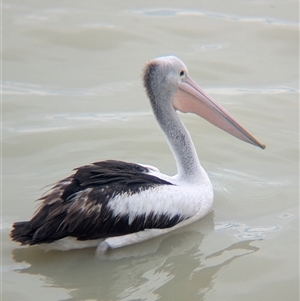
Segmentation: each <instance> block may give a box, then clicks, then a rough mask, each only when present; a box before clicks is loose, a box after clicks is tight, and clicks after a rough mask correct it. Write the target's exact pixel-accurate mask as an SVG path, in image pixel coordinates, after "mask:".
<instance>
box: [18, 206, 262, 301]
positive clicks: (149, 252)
mask: <svg viewBox="0 0 300 301" xmlns="http://www.w3.org/2000/svg"><path fill="white" fill-rule="evenodd" d="M213 228H214V221H213V212H211V213H210V214H209V215H208V216H207V217H206V218H203V219H202V220H201V221H199V222H197V223H195V224H194V225H191V226H190V227H186V228H185V229H179V231H176V232H174V233H173V234H172V233H170V234H168V235H166V236H164V237H161V238H157V239H153V240H150V241H147V242H145V243H141V244H139V245H135V246H129V247H127V248H123V249H120V250H113V251H111V252H109V253H108V255H106V256H105V257H104V258H100V259H99V258H97V257H95V256H94V251H95V250H94V249H86V250H74V251H69V252H60V251H50V252H44V251H42V250H40V249H39V248H37V247H33V248H26V249H23V248H22V249H15V250H14V251H13V258H14V260H15V261H16V262H18V263H20V262H22V263H24V262H25V263H27V264H29V265H30V266H29V267H28V266H26V265H23V267H22V268H21V269H20V270H19V272H20V273H26V274H30V275H41V276H44V277H45V279H46V280H45V281H46V283H47V285H48V286H53V287H59V288H63V289H65V290H67V291H68V292H69V295H70V298H69V299H68V300H87V299H92V300H158V299H160V298H162V299H163V300H167V299H168V300H185V297H186V296H187V291H186V288H185V287H183V286H182V285H181V284H182V279H185V281H188V282H189V283H190V285H189V286H188V290H189V292H188V296H189V297H190V298H194V300H196V299H197V300H201V299H202V297H203V300H204V296H205V293H206V292H208V291H210V290H211V289H212V288H213V286H214V283H215V281H214V278H216V277H217V274H218V272H219V271H220V270H221V269H222V268H223V267H224V266H226V265H228V264H230V263H231V262H232V261H233V260H235V259H237V258H239V257H241V256H244V255H247V254H250V253H253V252H256V251H257V250H258V248H257V247H253V246H251V245H250V244H251V242H252V241H250V240H249V241H242V242H238V243H235V244H233V245H231V246H229V247H226V248H225V249H223V250H219V251H216V252H215V253H214V254H211V255H208V256H207V255H205V254H204V253H203V251H201V243H202V241H203V239H205V237H206V236H207V235H208V234H209V233H211V232H212V231H213ZM225 251H227V252H226V258H224V253H225ZM237 252H238V253H237ZM212 259H213V261H212ZM216 261H217V263H216ZM103 271H105V272H103ZM191 290H192V291H191ZM199 296H200V298H201V299H199Z"/></svg>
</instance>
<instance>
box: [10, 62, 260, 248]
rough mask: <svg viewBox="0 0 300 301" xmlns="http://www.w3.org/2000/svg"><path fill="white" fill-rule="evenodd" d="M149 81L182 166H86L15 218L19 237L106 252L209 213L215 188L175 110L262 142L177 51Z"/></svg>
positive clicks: (149, 68)
mask: <svg viewBox="0 0 300 301" xmlns="http://www.w3.org/2000/svg"><path fill="white" fill-rule="evenodd" d="M144 85H145V88H146V91H147V94H148V97H149V99H150V103H151V106H152V109H153V112H154V115H155V116H156V119H157V121H158V123H159V125H160V127H161V129H162V131H163V132H164V134H165V135H166V138H167V141H168V143H169V146H170V148H171V150H172V152H173V154H174V157H175V160H176V165H177V170H178V174H177V175H176V176H174V177H169V176H166V175H163V174H161V173H160V172H159V171H158V169H156V168H154V167H151V166H148V165H141V164H134V163H126V162H122V161H114V160H109V161H102V162H96V163H93V164H90V165H86V166H83V167H80V168H78V169H77V170H76V171H75V173H74V174H73V175H71V176H70V177H68V178H66V179H63V180H62V181H59V182H58V183H57V184H56V185H55V186H54V187H53V188H52V190H51V191H50V192H49V193H48V194H46V195H45V196H43V197H42V198H41V200H42V203H41V206H40V208H39V209H38V211H37V212H36V213H35V215H34V216H33V218H32V219H31V220H30V221H28V222H16V223H14V224H13V230H12V232H11V237H12V239H13V240H15V241H18V242H20V243H21V244H23V245H26V244H28V245H36V244H47V246H48V247H50V248H53V249H63V250H67V249H71V248H83V247H91V246H97V252H98V253H104V252H106V251H107V249H109V248H110V249H114V248H119V247H122V246H126V245H130V244H133V243H137V242H140V241H143V240H146V239H149V238H152V237H155V236H158V235H161V234H164V233H166V232H169V231H172V230H174V229H176V228H179V227H181V226H184V225H187V224H189V223H191V222H193V221H195V220H197V219H200V218H202V217H203V216H205V215H206V214H207V213H208V212H209V211H210V210H211V208H212V204H213V188H212V185H211V182H210V180H209V178H208V176H207V174H206V172H205V171H204V169H203V168H202V166H201V164H200V162H199V160H198V156H197V153H196V150H195V147H194V145H193V143H192V140H191V138H190V135H189V133H188V131H187V130H186V128H185V127H184V125H183V123H182V122H181V120H180V119H179V116H178V114H177V113H176V110H180V111H182V112H193V113H196V114H197V115H199V116H201V117H204V118H205V119H207V120H208V121H210V122H211V123H213V124H214V125H216V126H218V127H219V128H221V129H223V130H225V131H227V132H229V133H230V134H232V135H234V136H236V137H237V138H239V139H242V140H244V141H246V142H249V143H252V144H254V145H257V146H260V147H261V148H264V145H262V144H261V143H260V142H258V141H257V140H256V139H255V138H254V137H253V136H252V135H250V134H249V133H248V132H247V131H246V130H245V129H244V128H242V127H241V126H240V125H239V124H238V123H237V122H236V121H235V120H234V119H233V118H232V116H230V115H229V114H228V113H227V112H226V111H225V110H224V109H223V108H222V107H221V106H220V105H219V104H217V103H216V102H215V101H214V100H213V99H211V98H210V97H209V96H208V95H207V94H205V92H204V91H203V90H202V89H201V88H200V87H199V86H197V85H196V84H195V83H194V82H193V81H192V80H191V78H190V77H189V76H188V73H187V68H186V66H185V65H184V64H183V63H182V62H181V61H180V60H179V59H177V58H176V57H163V58H158V59H155V60H153V61H151V62H149V63H148V64H147V65H146V68H145V70H144Z"/></svg>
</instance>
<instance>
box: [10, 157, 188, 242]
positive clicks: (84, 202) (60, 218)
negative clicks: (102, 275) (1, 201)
mask: <svg viewBox="0 0 300 301" xmlns="http://www.w3.org/2000/svg"><path fill="white" fill-rule="evenodd" d="M148 172H149V169H148V168H147V167H144V166H141V165H138V164H133V163H126V162H122V161H113V160H109V161H101V162H96V163H93V164H90V165H86V166H83V167H80V168H78V169H76V172H75V173H74V174H73V175H71V176H70V177H68V178H65V179H63V180H62V181H60V182H58V183H57V184H56V185H55V186H54V187H53V188H52V189H51V191H50V192H49V193H47V194H46V195H45V196H43V197H41V198H40V200H42V203H41V205H40V207H39V208H38V210H37V212H36V213H35V215H34V216H33V218H32V219H31V220H30V221H28V222H16V223H14V224H13V230H12V232H11V237H12V239H13V240H15V241H18V242H20V243H22V244H30V245H34V244H40V243H50V242H53V241H55V240H58V239H61V238H64V237H67V236H72V237H76V238H77V239H78V240H88V239H98V238H106V237H112V236H120V235H125V234H129V233H134V232H138V231H142V230H144V229H147V228H148V229H149V228H169V227H172V226H174V225H176V224H177V223H178V222H179V221H181V220H182V219H183V218H182V217H181V216H179V215H176V216H173V217H169V216H167V215H159V216H157V215H156V216H155V215H154V214H153V213H150V214H148V215H147V216H146V215H145V214H143V215H139V216H136V217H135V219H134V220H133V221H131V222H130V223H129V220H128V214H126V213H125V214H124V215H122V216H113V211H112V210H110V208H109V206H108V203H109V200H110V199H111V198H113V197H114V196H116V195H119V194H122V193H127V194H129V195H130V194H135V193H139V192H141V191H143V190H147V189H152V188H154V187H157V185H173V184H171V183H170V182H167V181H165V180H162V179H160V178H157V177H155V176H152V175H150V174H148Z"/></svg>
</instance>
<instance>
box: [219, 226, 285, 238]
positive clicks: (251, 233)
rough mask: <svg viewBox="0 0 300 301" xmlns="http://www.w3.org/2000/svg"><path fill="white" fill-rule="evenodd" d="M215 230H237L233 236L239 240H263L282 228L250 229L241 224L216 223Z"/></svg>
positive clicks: (262, 227) (259, 227)
mask: <svg viewBox="0 0 300 301" xmlns="http://www.w3.org/2000/svg"><path fill="white" fill-rule="evenodd" d="M215 230H216V231H222V230H238V232H239V233H238V234H234V236H235V237H236V238H238V239H240V240H259V239H263V238H264V237H265V236H266V235H267V234H268V233H272V232H277V231H280V230H282V226H279V225H275V226H255V227H250V226H247V225H246V224H243V223H234V222H226V223H216V224H215Z"/></svg>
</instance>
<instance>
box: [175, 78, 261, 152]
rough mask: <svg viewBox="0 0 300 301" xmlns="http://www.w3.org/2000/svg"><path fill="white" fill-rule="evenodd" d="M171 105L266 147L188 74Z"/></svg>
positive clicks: (247, 140)
mask: <svg viewBox="0 0 300 301" xmlns="http://www.w3.org/2000/svg"><path fill="white" fill-rule="evenodd" d="M173 105H174V108H175V109H176V110H179V111H181V112H183V113H195V114H197V115H198V116H200V117H203V118H204V119H206V120H207V121H209V122H210V123H212V124H213V125H215V126H217V127H218V128H220V129H222V130H224V131H225V132H227V133H229V134H231V135H233V136H235V137H236V138H238V139H241V140H243V141H245V142H248V143H251V144H253V145H256V146H258V147H260V148H262V149H265V148H266V146H265V145H264V144H262V143H260V142H259V141H258V140H257V139H256V138H255V137H254V136H252V135H251V134H250V133H249V132H248V131H247V130H246V129H244V128H243V127H242V126H241V125H240V124H239V123H238V122H237V121H236V120H235V119H234V118H233V117H232V116H231V115H230V114H229V113H228V112H227V111H226V110H225V109H224V108H223V107H222V106H221V105H220V104H218V103H217V102H216V101H215V100H213V99H212V98H211V97H210V96H209V95H208V94H206V93H205V92H204V91H203V90H202V89H201V88H200V87H199V86H198V85H197V84H196V83H195V82H194V81H193V80H192V79H191V78H190V77H188V76H187V77H186V78H185V79H184V80H183V81H182V82H181V83H180V85H179V89H178V90H177V92H176V94H175V96H174V99H173Z"/></svg>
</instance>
